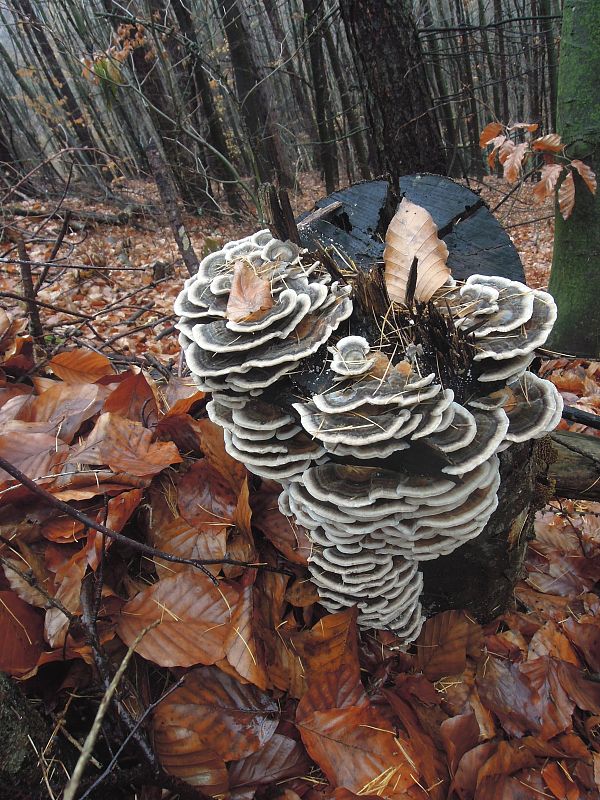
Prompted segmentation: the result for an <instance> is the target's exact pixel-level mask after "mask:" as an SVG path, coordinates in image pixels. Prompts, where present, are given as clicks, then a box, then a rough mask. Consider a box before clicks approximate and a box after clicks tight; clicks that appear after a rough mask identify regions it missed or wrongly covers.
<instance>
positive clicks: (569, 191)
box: [558, 172, 575, 219]
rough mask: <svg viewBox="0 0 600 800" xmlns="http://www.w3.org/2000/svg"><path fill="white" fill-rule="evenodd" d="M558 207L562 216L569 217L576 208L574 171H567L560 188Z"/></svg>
mask: <svg viewBox="0 0 600 800" xmlns="http://www.w3.org/2000/svg"><path fill="white" fill-rule="evenodd" d="M558 207H559V208H560V213H561V214H562V218H563V219H569V217H570V216H571V214H572V213H573V209H574V208H575V181H574V180H573V173H572V172H567V174H566V176H565V179H564V180H563V182H562V183H561V185H560V187H559V189H558Z"/></svg>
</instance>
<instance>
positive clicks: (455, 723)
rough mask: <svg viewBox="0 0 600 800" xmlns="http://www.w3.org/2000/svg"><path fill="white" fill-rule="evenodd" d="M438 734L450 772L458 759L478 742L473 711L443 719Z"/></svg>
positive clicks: (454, 767) (477, 727)
mask: <svg viewBox="0 0 600 800" xmlns="http://www.w3.org/2000/svg"><path fill="white" fill-rule="evenodd" d="M440 736H441V737H442V741H443V743H444V748H445V750H446V755H447V757H448V766H449V767H450V771H451V773H452V774H454V773H455V772H456V768H457V767H458V764H459V761H460V760H461V758H462V757H463V756H464V754H465V753H468V751H469V750H472V749H473V747H475V746H476V745H477V743H478V742H479V724H478V723H477V717H476V716H475V714H474V713H473V711H467V712H466V713H464V714H458V715H457V716H456V717H449V718H448V719H445V720H444V721H443V722H442V724H441V725H440Z"/></svg>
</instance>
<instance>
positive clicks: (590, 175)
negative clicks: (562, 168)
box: [571, 158, 597, 194]
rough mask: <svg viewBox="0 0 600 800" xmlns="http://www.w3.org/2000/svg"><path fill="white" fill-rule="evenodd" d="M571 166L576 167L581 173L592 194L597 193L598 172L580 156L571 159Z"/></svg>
mask: <svg viewBox="0 0 600 800" xmlns="http://www.w3.org/2000/svg"><path fill="white" fill-rule="evenodd" d="M571 166H572V167H575V169H576V170H577V172H578V173H579V174H580V175H581V177H582V179H583V181H584V183H585V185H586V186H587V188H588V189H589V190H590V192H591V193H592V194H596V188H597V183H596V173H595V172H594V170H593V169H592V168H591V167H589V166H588V165H587V164H585V163H584V162H583V161H580V160H579V159H578V158H574V159H573V160H572V161H571Z"/></svg>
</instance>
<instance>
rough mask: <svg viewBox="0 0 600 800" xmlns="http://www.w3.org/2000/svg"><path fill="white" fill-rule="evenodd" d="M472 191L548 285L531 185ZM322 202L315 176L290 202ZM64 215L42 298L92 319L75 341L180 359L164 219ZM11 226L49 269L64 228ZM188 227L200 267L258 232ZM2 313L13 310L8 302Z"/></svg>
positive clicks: (544, 214)
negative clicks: (162, 275) (66, 221)
mask: <svg viewBox="0 0 600 800" xmlns="http://www.w3.org/2000/svg"><path fill="white" fill-rule="evenodd" d="M470 188H472V189H473V190H474V191H478V190H481V193H482V196H483V197H484V199H485V200H486V202H488V204H489V205H490V206H491V207H492V208H494V207H495V206H496V205H498V204H499V203H500V202H502V205H501V206H500V207H499V208H498V210H497V212H496V215H497V217H498V219H499V220H500V222H501V223H502V224H503V225H504V226H505V227H506V229H507V231H508V233H509V235H510V236H511V238H512V239H513V242H514V244H515V246H516V247H517V250H518V251H519V254H520V256H521V259H522V261H523V264H524V267H525V273H526V275H527V280H528V283H529V284H530V285H531V286H534V287H544V286H546V285H547V282H548V278H549V274H550V266H551V262H552V239H553V234H554V217H553V214H552V207H551V205H550V203H549V202H546V203H545V204H544V205H541V206H539V205H534V204H533V200H532V193H531V184H525V185H524V186H522V187H521V188H520V189H519V191H518V192H515V193H514V194H513V195H511V196H510V197H508V199H507V187H506V184H505V183H504V182H502V181H500V180H499V179H495V178H487V179H486V180H485V183H484V184H481V183H479V182H477V181H471V182H470ZM115 191H116V192H118V194H119V195H120V198H121V200H122V201H125V202H126V203H128V204H130V205H133V206H150V207H152V206H154V207H156V206H157V205H158V199H157V196H156V192H155V189H154V185H153V184H151V183H149V182H148V183H143V182H131V183H128V184H125V185H121V186H119V187H115ZM324 196H325V190H324V187H323V185H322V184H321V182H320V180H319V179H318V176H317V175H315V174H309V175H305V176H303V181H302V185H301V187H300V188H299V190H298V191H296V192H295V193H293V194H292V195H291V200H292V204H293V207H294V210H295V211H296V213H299V212H301V211H305V210H309V209H311V208H312V207H313V205H314V202H315V201H316V200H317V199H319V198H320V197H324ZM19 207H20V208H21V209H23V210H27V211H28V212H29V213H32V214H40V215H41V214H42V212H43V211H46V210H48V209H49V208H51V207H52V206H51V204H50V203H46V202H45V203H44V204H42V203H41V202H40V201H29V202H22V203H19ZM66 208H70V209H73V211H74V212H75V215H74V216H75V218H74V220H73V222H72V225H73V228H75V229H74V230H71V231H70V232H69V233H67V235H66V236H65V237H64V241H63V244H62V247H61V249H60V252H59V254H58V257H57V259H56V266H55V267H52V269H51V270H50V272H49V276H48V278H49V280H48V282H47V283H46V284H45V286H44V288H43V289H42V290H41V291H40V293H39V295H38V299H39V300H42V301H44V302H47V303H51V304H55V305H57V306H59V307H61V308H64V309H66V310H70V311H77V312H79V313H84V314H88V315H89V316H90V317H92V318H93V319H92V320H90V321H89V323H90V324H86V323H77V321H76V320H71V321H72V322H75V323H76V324H74V326H73V329H72V330H71V331H70V333H71V335H72V336H74V337H75V339H74V340H73V341H74V343H77V340H82V339H87V340H88V342H89V343H90V344H92V345H93V346H96V347H101V348H102V349H103V351H104V352H107V353H110V352H111V345H112V351H113V352H119V353H120V354H129V355H133V356H142V355H143V354H144V353H151V354H152V355H154V356H155V357H158V358H161V359H163V360H165V361H166V360H168V359H169V358H173V359H175V358H177V355H178V352H179V345H178V343H177V336H176V335H174V334H173V333H169V334H165V332H166V331H169V330H171V326H172V324H173V321H174V317H173V315H172V306H173V301H174V299H175V297H176V296H177V294H178V293H179V291H180V289H181V286H182V283H183V281H184V279H185V278H186V277H187V273H186V272H185V268H184V266H183V264H182V262H181V259H180V257H179V253H178V252H177V248H176V246H175V243H174V241H173V236H172V234H171V230H170V228H169V227H168V226H167V225H165V224H163V223H162V221H161V220H160V214H153V215H152V216H144V215H143V214H138V215H136V216H135V217H132V218H131V220H130V221H128V222H120V223H118V224H110V222H103V223H101V224H99V223H98V222H97V221H96V220H94V219H93V218H91V219H87V220H86V219H85V214H86V213H90V214H91V215H98V216H99V217H102V216H103V215H104V217H105V218H106V219H108V220H110V219H111V218H114V216H115V214H116V213H118V209H117V211H115V208H114V206H112V205H110V204H108V203H97V202H96V203H93V204H91V203H86V202H84V201H82V200H77V199H76V198H71V199H69V200H67V201H65V203H64V204H63V210H64V209H66ZM77 214H79V215H81V217H78V216H77ZM529 220H535V221H534V222H529ZM13 221H14V224H15V225H16V226H17V227H18V228H19V230H21V231H22V232H23V234H24V235H25V237H26V238H28V237H31V238H32V240H33V242H34V243H33V244H32V245H31V246H29V247H28V255H29V258H30V259H31V261H32V262H34V263H35V262H45V260H46V259H47V258H48V257H49V254H50V253H51V251H52V247H53V245H54V242H55V240H56V237H57V235H58V232H59V230H60V226H61V222H60V220H49V221H47V220H44V219H43V218H40V217H31V218H26V217H22V216H21V217H14V218H13ZM185 222H186V226H187V230H188V233H189V234H190V238H191V240H192V244H193V246H194V249H195V251H196V253H197V254H198V257H200V258H201V257H202V255H203V254H205V253H206V252H209V251H210V250H214V249H218V248H219V247H221V246H222V245H223V244H224V243H225V242H226V241H228V240H232V239H239V238H241V237H242V236H244V235H246V234H248V233H250V232H252V231H253V230H255V229H256V227H257V226H256V222H255V221H253V220H252V219H251V218H248V220H247V221H245V222H236V221H233V220H231V219H230V218H229V219H227V218H223V217H221V218H218V217H211V216H208V215H206V216H198V215H193V216H192V215H189V216H187V218H186V220H185ZM2 257H4V258H5V259H10V258H11V257H12V258H16V255H15V245H14V244H11V243H8V244H5V245H3V246H0V258H2ZM157 261H161V262H164V264H165V265H166V272H167V275H168V277H167V278H166V279H165V280H162V281H161V282H160V283H159V284H158V285H156V283H155V282H154V280H153V265H155V264H156V262H157ZM36 271H37V270H36ZM19 286H20V283H19V269H18V265H17V264H6V266H5V267H4V268H3V269H1V270H0V291H2V290H4V291H12V292H19ZM3 305H4V307H5V308H7V310H8V309H10V303H9V302H8V301H7V302H3ZM17 309H18V306H17V304H15V312H16V313H20V312H19V311H18V310H17ZM41 316H42V321H43V324H44V328H45V330H46V331H48V332H52V331H53V330H54V329H55V328H62V327H63V326H64V323H65V321H66V320H67V321H68V320H69V318H68V316H67V315H65V314H61V313H55V312H53V311H52V310H42V312H41ZM139 328H141V330H138V329H139ZM161 334H162V336H161ZM157 336H158V337H159V338H158V339H157ZM107 341H108V342H109V344H108V345H107V344H106V342H107ZM57 344H60V342H57Z"/></svg>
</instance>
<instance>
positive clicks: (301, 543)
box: [250, 488, 312, 566]
mask: <svg viewBox="0 0 600 800" xmlns="http://www.w3.org/2000/svg"><path fill="white" fill-rule="evenodd" d="M278 497H279V491H277V492H268V491H266V490H264V489H262V488H261V489H260V490H259V491H258V492H254V493H253V494H252V496H251V498H250V503H251V505H252V512H253V522H254V527H255V528H257V529H258V530H259V531H261V533H263V534H264V535H265V536H266V537H267V539H268V540H269V541H270V542H271V544H272V545H273V546H274V547H276V548H277V550H279V552H280V553H282V555H283V556H285V558H287V560H288V561H291V562H292V563H293V564H301V565H302V566H306V564H308V556H309V555H310V553H311V550H312V544H311V542H310V540H309V538H308V535H307V533H306V530H305V528H303V527H302V526H301V525H298V524H297V523H296V522H295V521H294V520H293V519H292V518H291V517H286V516H285V515H284V514H282V513H281V511H280V510H279V505H278V502H277V499H278Z"/></svg>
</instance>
